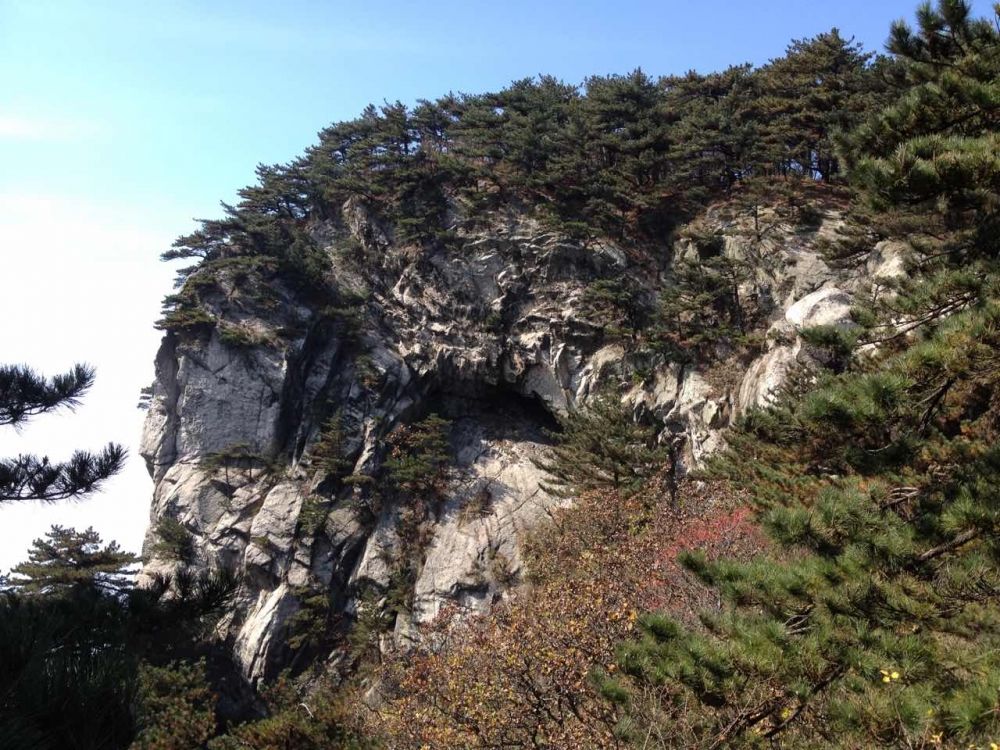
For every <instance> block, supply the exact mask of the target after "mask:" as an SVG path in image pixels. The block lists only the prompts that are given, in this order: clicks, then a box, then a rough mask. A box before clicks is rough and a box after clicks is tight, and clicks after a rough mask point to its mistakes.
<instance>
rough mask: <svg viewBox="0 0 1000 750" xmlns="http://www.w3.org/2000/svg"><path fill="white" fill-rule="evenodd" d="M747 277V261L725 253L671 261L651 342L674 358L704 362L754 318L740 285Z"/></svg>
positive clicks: (740, 336) (735, 341)
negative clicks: (671, 268)
mask: <svg viewBox="0 0 1000 750" xmlns="http://www.w3.org/2000/svg"><path fill="white" fill-rule="evenodd" d="M751 278H752V268H751V266H750V264H748V263H746V262H744V261H739V260H735V259H732V258H729V257H726V256H724V255H721V254H719V255H709V256H707V257H703V258H700V259H699V260H682V261H680V262H678V263H676V264H675V266H674V269H673V278H672V279H671V282H670V284H669V285H668V286H667V287H666V288H665V289H664V290H663V292H662V293H661V295H660V303H659V308H658V309H657V314H656V323H655V325H654V327H653V329H652V335H653V338H654V344H655V346H656V347H657V348H658V349H660V350H661V351H663V352H664V353H665V354H666V355H667V356H668V357H669V358H670V359H672V360H674V361H678V362H692V361H698V362H701V363H704V362H709V361H711V360H713V359H715V358H718V356H719V351H718V347H719V346H720V345H724V346H725V345H728V346H733V345H735V344H739V343H740V342H741V341H742V340H743V339H744V338H745V337H746V335H747V334H749V333H750V332H751V330H752V329H753V328H754V326H755V325H756V324H757V323H758V322H759V316H758V310H757V308H756V305H755V301H754V300H752V299H751V300H748V299H744V298H743V296H742V295H741V293H740V289H741V287H742V286H743V285H744V284H746V283H747V282H748V281H749V280H750V279H751Z"/></svg>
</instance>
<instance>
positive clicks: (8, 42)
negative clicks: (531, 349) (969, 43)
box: [0, 0, 989, 571]
mask: <svg viewBox="0 0 1000 750" xmlns="http://www.w3.org/2000/svg"><path fill="white" fill-rule="evenodd" d="M915 7H916V2H915V0H877V1H876V2H872V0H866V1H863V0H840V2H832V3H828V2H806V1H804V0H799V1H793V0H757V1H756V2H737V1H736V0H729V1H725V0H700V1H699V2H689V1H687V0H685V1H683V2H682V1H681V0H661V1H660V2H654V1H652V0H618V1H617V2H607V0H604V1H602V2H597V1H596V0H584V1H581V2H558V1H551V0H550V1H549V2H541V1H538V0H536V1H535V2H525V1H523V0H513V1H508V2H481V1H478V0H467V1H466V2H458V1H457V0H445V1H444V2H437V3H412V2H401V1H399V0H393V1H392V2H377V1H369V2H351V3H346V2H339V1H337V2H335V1H332V0H331V1H328V2H319V1H318V0H317V1H310V0H291V1H287V2H273V0H272V1H271V2H235V1H232V0H228V1H223V2H220V1H218V0H216V1H213V2H208V0H205V1H204V2H189V1H188V2H185V1H183V0H180V1H176V2H167V1H166V0H164V1H162V2H158V1H156V0H144V1H143V2H134V0H133V1H132V2H126V1H125V0H118V1H117V2H111V1H107V0H105V1H101V0H88V1H87V2H76V1H74V0H62V1H61V2H54V1H50V0H0V91H2V92H3V94H2V96H0V165H2V168H0V261H2V263H0V268H2V273H3V276H4V277H5V278H9V279H12V280H13V283H8V284H6V285H5V290H4V294H3V295H2V296H0V361H22V360H23V361H28V362H31V363H32V364H35V365H36V366H38V367H40V368H42V369H44V370H46V371H47V372H54V371H56V370H58V369H64V368H65V367H67V366H68V365H69V364H71V363H72V362H73V361H75V360H77V359H86V360H89V361H91V362H93V363H95V364H96V365H97V367H98V371H99V373H98V377H99V380H98V385H97V386H96V387H95V390H94V392H93V393H92V394H91V397H90V398H89V399H88V400H87V402H86V403H85V404H84V406H83V407H81V409H80V410H79V411H78V413H77V414H74V415H72V416H51V417H47V418H44V419H40V420H38V422H37V423H36V424H34V425H31V426H29V427H28V428H27V429H25V430H24V431H23V432H22V433H20V434H17V435H13V434H10V433H5V434H0V455H6V454H10V453H16V452H19V451H25V450H36V451H41V452H49V453H51V454H52V456H53V457H58V456H60V455H63V454H64V453H67V452H69V450H70V449H71V448H72V447H74V446H79V447H95V446H98V445H100V444H101V443H102V442H104V441H107V440H109V439H115V440H118V441H121V442H123V443H126V444H129V445H134V444H135V443H136V439H137V434H138V429H139V418H140V416H141V415H140V414H139V412H137V410H136V409H135V408H134V404H135V400H136V396H137V393H138V390H139V388H140V387H141V386H142V385H144V384H146V383H148V382H149V381H150V380H151V378H152V357H153V354H154V351H155V347H156V343H157V340H158V334H157V333H156V332H155V331H154V330H153V329H152V322H153V320H154V319H155V317H156V314H157V310H158V307H159V299H160V298H161V297H162V295H163V294H164V293H166V292H167V291H169V287H170V269H169V268H167V267H165V266H164V265H163V264H160V263H159V262H158V261H157V257H158V255H159V253H160V252H161V251H162V250H164V249H165V248H166V247H167V246H169V243H170V241H171V240H172V238H173V237H175V236H176V235H178V234H181V233H184V232H187V231H189V230H190V229H191V228H192V222H191V220H192V218H193V217H206V216H214V215H216V214H217V206H218V201H219V200H220V199H221V200H232V199H233V198H234V195H235V191H236V190H237V189H238V188H239V187H241V186H242V185H244V184H246V183H247V182H249V181H250V180H251V179H252V177H253V168H254V166H255V164H257V163H258V162H266V163H274V162H283V161H287V160H289V159H291V158H293V157H294V156H296V155H297V154H299V153H300V152H301V151H302V150H303V149H304V148H305V147H306V146H308V145H309V144H310V143H312V142H313V140H314V138H315V134H316V132H317V131H318V130H319V129H321V128H322V127H323V126H325V125H326V124H328V123H330V122H332V121H335V120H338V119H344V118H349V117H353V116H355V115H356V114H357V113H358V112H360V111H361V109H362V108H363V107H364V106H365V105H366V104H367V103H369V102H376V103H379V102H381V101H382V100H389V101H393V100H396V99H399V100H402V101H404V102H408V103H410V102H414V101H415V100H417V99H418V98H434V97H436V96H438V95H440V94H443V93H446V92H448V91H470V92H475V91H483V90H488V89H495V88H498V87H500V86H503V85H505V84H506V83H508V82H510V81H511V80H515V79H518V78H522V77H526V76H531V75H536V74H539V73H548V74H552V75H555V76H557V77H560V78H562V79H564V80H566V81H569V82H580V81H582V80H583V79H584V78H585V77H587V76H588V75H593V74H605V73H626V72H628V71H630V70H632V69H634V68H636V67H642V68H643V69H644V70H646V71H647V72H649V73H651V74H654V75H659V74H666V73H682V72H684V71H686V70H688V69H692V68H694V69H697V70H701V71H708V70H715V69H719V68H723V67H725V66H727V65H729V64H735V63H741V62H747V61H749V62H754V63H763V62H766V61H767V59H769V58H771V57H774V56H778V55H780V54H781V53H782V51H783V50H784V48H785V46H786V45H787V43H788V42H789V41H790V40H791V39H793V38H802V37H808V36H812V35H814V34H816V33H819V32H821V31H825V30H828V29H829V28H831V27H833V26H837V27H839V28H840V29H841V31H842V33H843V34H844V35H846V36H852V35H853V36H855V37H856V38H857V40H858V41H861V42H862V43H864V45H865V46H866V47H867V48H869V49H873V50H880V49H881V48H882V44H883V42H884V40H885V37H886V35H887V33H888V27H889V23H890V22H891V21H892V20H893V19H896V18H901V17H912V14H913V10H914V8H915ZM975 7H976V9H977V10H978V11H979V12H980V13H985V12H986V11H987V10H988V9H989V3H988V2H986V1H985V0H980V1H979V2H977V3H975ZM39 269H44V273H40V272H39ZM149 490H150V485H149V482H148V478H147V477H146V475H145V472H144V470H143V468H142V466H141V462H140V461H138V460H135V461H134V462H133V464H132V465H131V466H130V467H129V470H128V471H127V472H126V473H125V475H124V476H122V477H120V478H118V479H116V480H115V482H114V483H112V484H111V485H110V486H109V488H108V490H107V492H106V493H105V495H104V496H103V497H101V498H95V499H90V500H87V501H85V502H83V503H80V504H77V505H72V506H65V505H63V506H54V507H35V506H32V507H23V508H9V507H7V508H0V571H2V570H4V569H6V568H7V567H8V566H9V564H10V563H12V562H15V561H17V560H19V559H21V558H22V557H23V553H22V550H23V549H24V548H25V547H26V546H27V544H28V542H29V541H30V539H32V538H34V537H35V536H38V535H39V534H40V533H41V532H42V531H43V530H44V529H45V528H47V526H48V525H49V524H50V523H55V522H58V523H64V524H75V525H78V526H85V525H87V524H88V523H93V525H94V526H95V527H97V528H98V530H99V531H101V532H102V533H103V534H104V535H105V537H106V538H111V537H115V538H118V539H119V540H120V541H122V542H123V543H124V544H125V545H126V546H128V547H130V548H133V549H134V548H137V545H138V542H139V539H140V538H141V534H142V529H143V525H144V523H145V518H146V514H147V510H148V496H149Z"/></svg>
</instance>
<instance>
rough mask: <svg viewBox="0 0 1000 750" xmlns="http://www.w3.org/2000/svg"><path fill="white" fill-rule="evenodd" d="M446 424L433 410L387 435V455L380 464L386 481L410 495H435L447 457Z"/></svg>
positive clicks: (448, 451)
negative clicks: (428, 414) (388, 441)
mask: <svg viewBox="0 0 1000 750" xmlns="http://www.w3.org/2000/svg"><path fill="white" fill-rule="evenodd" d="M450 427H451V423H450V422H448V420H446V419H442V418H441V417H439V416H437V415H436V414H431V415H430V416H428V417H425V418H424V419H422V420H421V421H419V422H416V423H414V424H412V425H405V426H403V427H401V428H400V429H399V430H398V431H397V432H396V433H395V434H394V435H393V436H392V437H391V438H390V446H391V448H390V454H389V458H387V459H386V461H385V463H384V464H383V466H384V469H385V472H386V479H387V481H388V483H389V485H390V486H391V487H394V488H396V489H397V490H399V491H402V492H403V493H406V494H407V495H410V496H412V497H414V498H418V499H419V498H423V499H428V500H429V499H432V498H433V497H435V496H436V495H437V493H439V492H440V490H441V488H442V484H443V482H444V481H445V478H446V471H447V468H448V464H449V463H450V461H451V453H450V450H449V448H448V430H449V429H450Z"/></svg>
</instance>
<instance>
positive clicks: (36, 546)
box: [7, 526, 139, 596]
mask: <svg viewBox="0 0 1000 750" xmlns="http://www.w3.org/2000/svg"><path fill="white" fill-rule="evenodd" d="M138 562H139V558H138V557H137V556H136V555H133V554H132V553H130V552H125V551H123V550H122V549H121V548H120V547H119V546H118V544H117V543H116V542H111V543H110V544H108V545H104V546H102V545H101V537H100V535H99V534H98V533H97V532H96V531H94V530H93V529H92V528H89V529H87V530H86V531H77V530H76V529H66V528H63V527H62V526H53V527H52V528H51V529H50V530H49V532H48V533H47V534H46V535H45V538H44V539H36V540H35V541H34V543H33V544H32V546H31V548H30V549H29V550H28V559H27V561H25V562H22V563H20V564H19V565H16V566H15V567H14V568H12V569H11V577H10V578H9V579H8V581H7V583H8V585H9V587H10V589H11V590H13V591H15V592H17V593H21V594H31V595H46V596H52V595H54V594H59V593H66V592H70V591H76V590H79V589H91V590H94V591H99V592H101V593H103V594H113V595H120V594H122V593H123V592H125V591H126V590H128V589H129V588H131V585H132V578H133V576H134V574H135V565H136V564H137V563H138Z"/></svg>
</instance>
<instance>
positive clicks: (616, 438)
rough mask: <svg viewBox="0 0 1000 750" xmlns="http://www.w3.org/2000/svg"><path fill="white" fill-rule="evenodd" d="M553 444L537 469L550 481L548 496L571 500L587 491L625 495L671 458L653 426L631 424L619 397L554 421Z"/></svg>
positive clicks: (596, 402) (605, 397)
mask: <svg viewBox="0 0 1000 750" xmlns="http://www.w3.org/2000/svg"><path fill="white" fill-rule="evenodd" d="M559 422H560V428H561V429H560V430H559V431H557V432H553V433H551V436H552V438H553V439H554V441H555V445H554V446H553V447H552V448H550V449H549V453H548V455H547V456H546V457H545V458H544V459H541V460H539V461H537V462H536V463H537V465H538V467H539V468H541V469H542V470H544V471H545V472H546V473H547V474H548V475H549V477H550V483H549V484H547V485H546V486H545V489H546V490H547V491H548V492H552V493H554V494H557V495H563V496H572V495H577V494H579V493H581V492H586V491H588V490H609V489H613V490H616V491H619V492H622V493H630V492H633V491H635V490H637V489H639V488H640V487H641V486H642V485H643V483H644V482H646V481H647V480H649V479H650V478H651V477H652V476H654V475H655V474H657V473H659V472H661V471H662V467H663V464H664V463H667V462H669V461H670V460H671V452H670V449H669V448H668V447H667V446H662V445H659V444H658V442H657V434H658V430H657V428H656V427H655V426H653V425H644V424H640V423H638V422H636V421H635V420H634V419H633V417H632V414H631V412H630V410H629V409H628V408H627V407H625V406H624V405H623V404H622V403H621V401H620V400H619V399H617V398H616V397H614V396H613V395H610V394H604V395H602V396H599V397H598V398H595V399H593V400H592V401H591V402H590V403H589V404H588V405H587V408H586V409H584V410H581V411H574V412H570V413H569V414H568V415H566V416H565V417H562V418H560V420H559Z"/></svg>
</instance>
